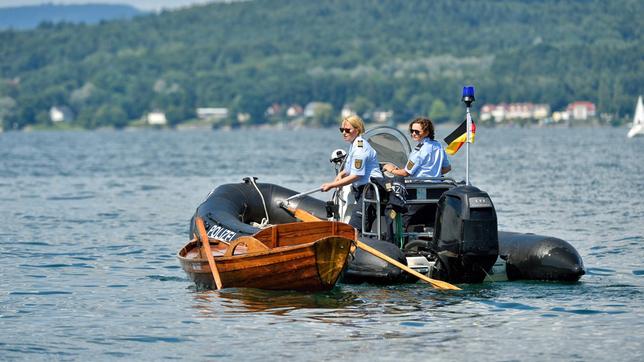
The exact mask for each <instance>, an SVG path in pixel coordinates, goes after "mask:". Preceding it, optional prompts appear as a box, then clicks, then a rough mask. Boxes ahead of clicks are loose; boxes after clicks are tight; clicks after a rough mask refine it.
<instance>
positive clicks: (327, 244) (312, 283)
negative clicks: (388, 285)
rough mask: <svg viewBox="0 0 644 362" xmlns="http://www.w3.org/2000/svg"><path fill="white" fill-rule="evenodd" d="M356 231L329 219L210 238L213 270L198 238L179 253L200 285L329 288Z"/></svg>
mask: <svg viewBox="0 0 644 362" xmlns="http://www.w3.org/2000/svg"><path fill="white" fill-rule="evenodd" d="M355 237H356V235H355V229H354V228H352V227H351V226H350V225H347V224H344V223H340V222H334V221H317V222H306V223H303V222H298V223H290V224H281V225H275V226H272V227H269V228H266V229H263V230H261V231H260V232H258V233H257V234H255V235H253V236H242V237H239V238H237V239H235V240H233V241H232V242H230V244H227V243H225V242H223V241H219V240H215V239H209V245H210V249H211V252H212V255H213V257H214V265H215V269H216V271H215V273H213V271H212V270H211V268H210V264H209V262H208V259H207V257H206V254H205V252H204V250H205V249H206V248H205V247H202V246H203V245H202V243H201V241H200V238H199V237H196V236H195V238H194V239H192V240H191V241H190V242H188V244H187V245H186V246H184V247H183V248H182V249H181V250H180V251H179V253H178V255H177V257H178V258H179V261H180V262H181V266H182V268H183V270H184V271H185V272H186V273H187V274H188V277H189V278H190V279H191V280H192V281H194V282H195V284H196V285H197V286H198V287H200V288H208V289H216V288H217V286H216V284H215V277H214V275H216V274H217V273H218V275H219V279H220V280H221V288H259V289H271V290H299V291H320V290H329V289H331V288H333V286H334V285H335V283H336V282H337V280H338V278H339V277H340V273H341V272H342V269H343V268H344V266H345V265H346V262H347V257H348V255H349V251H350V250H351V246H352V245H351V244H352V241H353V240H355Z"/></svg>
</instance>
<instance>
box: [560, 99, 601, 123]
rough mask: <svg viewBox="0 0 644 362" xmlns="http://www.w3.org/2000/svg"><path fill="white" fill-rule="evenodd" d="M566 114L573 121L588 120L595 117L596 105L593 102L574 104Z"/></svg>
mask: <svg viewBox="0 0 644 362" xmlns="http://www.w3.org/2000/svg"><path fill="white" fill-rule="evenodd" d="M566 112H568V114H570V117H571V118H572V119H578V120H586V119H588V118H592V117H595V112H596V108H595V104H594V103H591V102H585V101H578V102H573V103H570V104H569V105H568V107H566Z"/></svg>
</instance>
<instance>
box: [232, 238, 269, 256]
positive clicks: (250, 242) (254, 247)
mask: <svg viewBox="0 0 644 362" xmlns="http://www.w3.org/2000/svg"><path fill="white" fill-rule="evenodd" d="M240 245H245V246H246V248H247V250H246V253H255V252H260V251H266V250H269V249H270V248H269V247H268V246H266V245H264V243H262V242H261V241H259V240H257V239H255V238H254V237H252V236H241V237H239V238H237V239H235V240H233V242H232V243H230V245H229V246H228V249H227V250H226V253H225V254H224V256H233V255H235V249H237V247H238V246H240Z"/></svg>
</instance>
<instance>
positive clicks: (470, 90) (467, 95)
mask: <svg viewBox="0 0 644 362" xmlns="http://www.w3.org/2000/svg"><path fill="white" fill-rule="evenodd" d="M461 100H462V101H463V102H464V103H465V112H466V114H465V119H466V121H467V125H466V128H467V134H466V138H465V184H466V185H468V186H469V185H470V143H472V141H471V140H472V116H471V115H470V106H471V105H472V102H474V86H471V85H470V86H465V87H463V98H461Z"/></svg>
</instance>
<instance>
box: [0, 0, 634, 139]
mask: <svg viewBox="0 0 644 362" xmlns="http://www.w3.org/2000/svg"><path fill="white" fill-rule="evenodd" d="M643 10H644V3H642V2H641V1H638V0H615V1H610V2H607V1H602V0H571V1H565V2H562V1H557V0H543V1H534V0H522V1H520V0H506V1H475V0H462V1H460V2H458V3H453V2H450V1H448V0H434V1H424V0H397V1H394V0H392V1H377V0H352V1H343V0H324V1H316V2H308V1H306V2H304V1H297V0H255V1H249V2H233V3H227V4H210V5H202V6H194V7H191V8H186V9H181V10H176V11H165V12H162V13H160V14H151V15H146V16H141V17H137V18H134V19H130V20H117V21H106V22H102V23H100V24H97V25H83V24H80V25H75V24H64V23H63V24H51V23H44V24H41V25H40V26H39V27H38V28H37V29H35V30H33V31H13V30H10V31H3V32H0V78H1V81H2V82H1V84H0V119H2V124H3V126H4V128H5V129H10V128H22V127H25V126H28V125H39V124H41V125H47V124H49V122H51V121H50V119H49V109H50V108H51V107H52V106H67V107H69V108H71V109H72V111H73V112H74V114H75V115H76V117H75V120H74V123H75V124H76V125H78V126H82V127H86V128H96V127H103V126H113V127H124V126H127V125H128V124H130V123H131V122H133V121H135V120H137V119H140V118H141V117H142V116H143V115H144V114H146V113H147V112H150V111H152V110H159V111H163V112H165V113H166V116H167V118H168V120H169V122H170V123H171V124H178V123H181V122H184V121H186V120H189V119H193V118H195V109H196V108H197V107H227V108H229V110H230V113H229V114H231V117H232V116H233V115H235V114H236V113H238V112H244V113H247V114H249V115H250V122H251V123H263V122H266V121H267V119H266V117H265V114H264V112H265V110H266V108H267V107H268V106H270V105H271V104H274V103H280V104H300V105H305V104H306V103H308V102H312V101H322V102H328V103H330V104H331V105H332V106H333V110H334V111H335V112H338V111H339V110H340V109H341V108H342V106H343V105H345V104H352V105H354V107H356V108H365V109H366V108H372V109H375V108H378V109H391V110H393V111H394V114H395V115H396V117H398V118H399V120H401V121H402V120H405V119H404V118H405V117H409V116H413V115H418V114H424V115H430V116H431V117H433V118H435V119H436V120H437V121H443V120H455V118H456V117H462V104H461V103H460V91H461V88H462V86H463V85H466V84H473V85H475V86H476V88H477V101H476V103H475V105H476V104H478V105H482V104H483V103H500V102H534V103H547V104H550V105H551V107H552V109H553V110H556V109H561V108H564V107H565V105H566V104H568V103H570V102H573V101H577V100H586V101H591V102H594V103H595V104H597V107H598V111H599V112H602V113H608V114H611V115H614V116H616V117H621V116H626V115H628V114H630V113H632V111H633V105H634V102H635V99H636V97H637V95H638V94H641V93H643V92H642V84H644V82H643V80H644V79H643V78H644V48H643V47H642V46H641V44H642V43H643V42H642V40H643V39H642V29H644V26H643V25H644V20H642V17H641V16H639V14H642V13H644V11H643ZM232 121H234V120H232Z"/></svg>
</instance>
